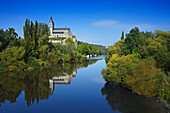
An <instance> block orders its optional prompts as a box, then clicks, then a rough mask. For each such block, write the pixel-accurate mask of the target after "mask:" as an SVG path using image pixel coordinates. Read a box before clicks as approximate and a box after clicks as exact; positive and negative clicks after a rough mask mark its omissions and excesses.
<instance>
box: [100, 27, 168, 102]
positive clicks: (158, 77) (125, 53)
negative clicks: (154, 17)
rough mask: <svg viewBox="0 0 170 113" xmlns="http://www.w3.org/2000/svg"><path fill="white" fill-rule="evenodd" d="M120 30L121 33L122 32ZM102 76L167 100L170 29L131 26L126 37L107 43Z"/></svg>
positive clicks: (114, 82)
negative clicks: (148, 29)
mask: <svg viewBox="0 0 170 113" xmlns="http://www.w3.org/2000/svg"><path fill="white" fill-rule="evenodd" d="M122 34H123V33H122ZM105 60H106V63H107V64H106V65H107V69H106V70H104V69H103V70H102V74H103V77H104V79H105V80H106V81H107V82H110V83H113V84H121V85H123V86H125V87H128V88H130V89H132V90H133V92H136V93H138V94H140V95H146V96H158V97H159V98H160V99H163V100H165V101H166V102H167V103H169V102H170V97H169V95H170V85H169V84H170V80H169V78H170V75H169V74H168V72H169V71H170V65H169V64H170V32H169V31H166V32H164V31H161V30H156V31H155V32H154V33H152V32H146V33H144V32H139V29H138V28H134V29H132V30H131V31H130V33H128V34H127V35H126V38H125V40H124V39H123V38H121V40H120V41H118V42H116V43H115V44H114V45H112V46H109V50H108V55H107V56H106V57H105Z"/></svg>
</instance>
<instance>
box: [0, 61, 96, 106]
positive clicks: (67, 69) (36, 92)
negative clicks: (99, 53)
mask: <svg viewBox="0 0 170 113" xmlns="http://www.w3.org/2000/svg"><path fill="white" fill-rule="evenodd" d="M96 61H97V60H89V61H86V62H82V63H77V64H75V63H72V64H65V65H58V66H53V67H50V68H43V69H35V70H32V71H24V72H8V73H7V72H6V73H0V106H1V103H4V102H5V101H6V100H8V101H10V102H11V103H15V102H16V98H17V97H18V96H19V95H20V93H21V92H22V91H24V92H25V100H26V102H27V106H31V104H33V103H34V102H35V101H37V103H38V102H39V101H40V100H44V99H46V100H47V99H48V98H49V96H50V95H52V92H51V90H50V88H49V79H50V78H52V77H55V76H63V75H64V74H63V73H67V74H69V75H71V74H73V73H74V72H75V71H76V70H77V69H78V68H80V67H83V66H84V65H85V66H87V64H93V63H95V62H96Z"/></svg>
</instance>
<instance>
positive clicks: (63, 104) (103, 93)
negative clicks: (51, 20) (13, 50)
mask: <svg viewBox="0 0 170 113" xmlns="http://www.w3.org/2000/svg"><path fill="white" fill-rule="evenodd" d="M100 58H101V57H100ZM103 68H106V65H105V61H104V59H103V60H95V59H93V60H89V61H87V62H83V63H79V64H65V65H61V66H55V67H52V68H48V69H41V70H34V71H31V72H30V71H28V72H15V73H14V72H10V73H1V74H0V113H166V112H167V111H166V109H165V108H164V106H163V104H161V103H159V102H157V101H156V100H155V99H154V98H146V97H143V96H138V95H135V94H133V93H131V91H129V90H127V89H125V88H122V87H120V86H112V85H109V84H107V83H105V81H104V80H103V78H102V75H101V70H102V69H103Z"/></svg>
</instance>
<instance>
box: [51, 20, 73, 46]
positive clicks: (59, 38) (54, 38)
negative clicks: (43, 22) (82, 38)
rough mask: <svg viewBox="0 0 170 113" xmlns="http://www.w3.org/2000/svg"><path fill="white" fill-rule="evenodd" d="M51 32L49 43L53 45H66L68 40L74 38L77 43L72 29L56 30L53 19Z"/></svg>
mask: <svg viewBox="0 0 170 113" xmlns="http://www.w3.org/2000/svg"><path fill="white" fill-rule="evenodd" d="M49 31H50V36H49V41H50V42H52V43H61V44H66V39H67V38H72V39H73V41H74V42H76V36H74V35H72V32H71V30H70V28H54V21H53V19H52V17H50V22H49Z"/></svg>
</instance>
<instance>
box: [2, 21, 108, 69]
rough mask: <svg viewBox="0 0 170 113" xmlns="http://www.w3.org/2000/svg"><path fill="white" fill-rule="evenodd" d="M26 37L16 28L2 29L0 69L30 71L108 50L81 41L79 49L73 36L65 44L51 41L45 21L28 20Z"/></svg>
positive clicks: (25, 27) (81, 59)
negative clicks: (22, 36)
mask: <svg viewBox="0 0 170 113" xmlns="http://www.w3.org/2000/svg"><path fill="white" fill-rule="evenodd" d="M23 31H24V38H21V37H18V34H17V33H16V32H15V29H14V28H9V29H7V30H3V29H0V71H8V70H9V71H11V70H27V69H33V68H40V67H47V66H48V65H54V64H60V63H65V62H82V61H83V59H84V56H85V55H90V54H91V55H94V54H97V55H100V54H105V53H106V51H107V50H106V48H105V47H104V46H98V45H97V46H96V45H92V44H88V43H83V42H79V41H78V45H77V46H78V48H76V45H75V43H74V42H73V40H72V39H71V38H68V39H67V40H66V42H67V44H66V45H61V44H59V43H57V44H52V43H51V42H49V29H48V25H47V24H45V23H38V22H37V21H35V23H33V22H32V21H30V20H29V19H26V21H25V25H24V27H23Z"/></svg>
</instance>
